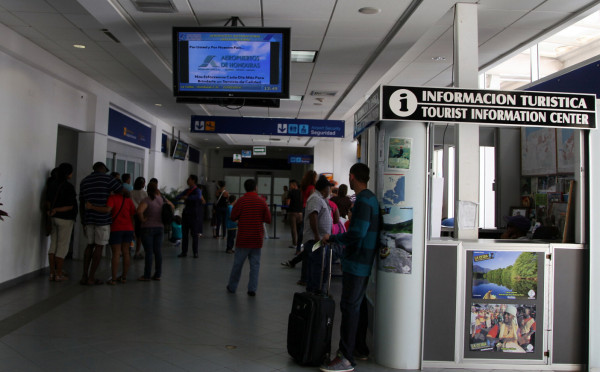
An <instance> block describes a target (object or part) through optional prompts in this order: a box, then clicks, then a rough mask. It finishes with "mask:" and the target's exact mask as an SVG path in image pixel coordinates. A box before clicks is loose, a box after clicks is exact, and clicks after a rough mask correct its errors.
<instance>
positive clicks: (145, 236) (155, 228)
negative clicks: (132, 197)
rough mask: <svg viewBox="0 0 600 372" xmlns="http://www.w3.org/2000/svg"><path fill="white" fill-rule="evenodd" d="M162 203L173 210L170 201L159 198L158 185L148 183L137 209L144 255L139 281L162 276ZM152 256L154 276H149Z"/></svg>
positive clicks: (156, 278)
mask: <svg viewBox="0 0 600 372" xmlns="http://www.w3.org/2000/svg"><path fill="white" fill-rule="evenodd" d="M163 203H168V204H169V205H170V206H171V208H173V209H175V207H174V206H173V204H171V202H170V201H168V200H166V199H163V198H162V197H161V195H160V191H158V184H156V183H154V182H151V183H148V197H147V198H146V199H144V200H142V202H141V203H140V206H139V207H138V209H137V215H138V217H139V219H140V221H142V244H143V245H144V251H145V253H146V257H145V261H144V275H142V276H140V277H139V278H138V280H139V281H143V282H147V281H150V279H152V280H160V278H161V276H162V242H163V235H164V230H165V227H164V225H163V223H162V206H163ZM152 256H154V275H152V276H151V274H152Z"/></svg>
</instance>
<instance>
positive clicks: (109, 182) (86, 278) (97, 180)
mask: <svg viewBox="0 0 600 372" xmlns="http://www.w3.org/2000/svg"><path fill="white" fill-rule="evenodd" d="M92 169H93V170H94V172H92V174H90V175H89V176H87V177H85V178H84V179H83V180H82V181H81V183H80V184H79V207H80V209H81V213H80V215H81V224H82V225H83V231H84V234H85V236H86V237H87V243H88V245H87V247H86V248H85V253H84V256H83V275H82V277H81V281H80V283H81V284H83V285H88V284H102V281H101V280H99V279H96V278H95V275H96V269H98V265H99V264H100V260H101V259H102V248H103V247H104V246H105V245H107V244H108V238H109V236H110V224H111V222H112V219H111V217H110V214H108V213H101V212H97V211H95V210H93V209H86V208H85V203H86V202H90V203H91V204H93V205H97V206H105V205H106V201H107V200H108V196H109V195H110V194H111V192H116V191H117V190H119V189H120V188H121V182H120V181H119V180H117V179H116V178H114V177H111V176H110V175H108V174H107V173H108V168H107V167H106V165H104V163H102V162H97V163H95V164H94V166H93V167H92ZM90 262H91V266H90Z"/></svg>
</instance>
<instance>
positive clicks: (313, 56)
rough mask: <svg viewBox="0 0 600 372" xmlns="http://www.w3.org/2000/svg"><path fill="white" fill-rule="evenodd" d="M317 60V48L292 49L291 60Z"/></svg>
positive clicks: (299, 61) (300, 61) (305, 61)
mask: <svg viewBox="0 0 600 372" xmlns="http://www.w3.org/2000/svg"><path fill="white" fill-rule="evenodd" d="M316 60H317V51H316V50H292V56H291V61H292V62H298V63H314V62H315V61H316Z"/></svg>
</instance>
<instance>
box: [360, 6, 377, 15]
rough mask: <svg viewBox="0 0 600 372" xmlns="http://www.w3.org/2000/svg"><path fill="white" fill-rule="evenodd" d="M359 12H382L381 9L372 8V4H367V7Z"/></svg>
mask: <svg viewBox="0 0 600 372" xmlns="http://www.w3.org/2000/svg"><path fill="white" fill-rule="evenodd" d="M358 12H359V13H362V14H377V13H379V12H381V9H378V8H372V7H370V6H367V7H364V8H360V9H359V10H358Z"/></svg>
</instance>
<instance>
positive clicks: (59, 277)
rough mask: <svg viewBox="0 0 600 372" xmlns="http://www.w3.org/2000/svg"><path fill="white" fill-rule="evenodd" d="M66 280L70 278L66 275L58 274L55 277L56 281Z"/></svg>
mask: <svg viewBox="0 0 600 372" xmlns="http://www.w3.org/2000/svg"><path fill="white" fill-rule="evenodd" d="M65 280H69V278H67V277H66V276H64V275H56V276H55V277H54V281H55V282H64V281H65Z"/></svg>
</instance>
